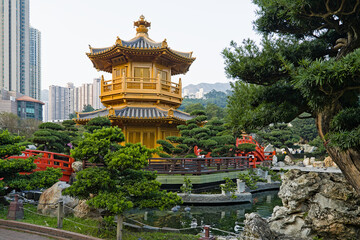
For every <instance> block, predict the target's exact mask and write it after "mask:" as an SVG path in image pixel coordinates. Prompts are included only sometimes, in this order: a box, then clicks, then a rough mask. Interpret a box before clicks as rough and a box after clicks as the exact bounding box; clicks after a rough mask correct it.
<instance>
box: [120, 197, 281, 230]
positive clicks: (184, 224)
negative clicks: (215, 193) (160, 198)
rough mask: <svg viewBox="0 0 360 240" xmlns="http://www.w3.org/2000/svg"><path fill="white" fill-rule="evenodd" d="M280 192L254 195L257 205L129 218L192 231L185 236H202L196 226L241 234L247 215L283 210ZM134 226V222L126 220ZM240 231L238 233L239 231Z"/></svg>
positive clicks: (193, 208)
mask: <svg viewBox="0 0 360 240" xmlns="http://www.w3.org/2000/svg"><path fill="white" fill-rule="evenodd" d="M277 193H278V191H266V192H261V193H255V194H253V202H252V203H248V204H238V205H227V206H189V207H190V208H191V210H190V211H189V212H187V211H185V208H186V207H188V206H186V205H183V206H181V208H180V209H179V211H177V212H172V211H159V210H150V211H147V210H136V211H132V212H130V213H129V214H128V216H127V217H128V218H131V219H134V220H136V221H139V222H142V223H144V224H147V225H150V226H154V227H170V228H176V229H182V228H190V227H194V228H193V229H189V230H186V231H182V232H183V233H193V234H196V233H199V232H200V231H201V229H200V228H195V227H196V226H202V225H210V226H211V227H214V228H218V229H221V230H225V231H229V232H234V233H238V232H240V231H241V230H242V227H243V225H244V220H245V213H251V212H256V213H258V214H259V215H260V216H262V217H264V218H268V217H270V216H271V214H272V211H273V208H274V207H275V206H281V205H282V204H281V199H280V198H279V197H278V195H277ZM126 221H127V222H129V223H131V220H128V219H127V220H126ZM235 230H236V231H235Z"/></svg>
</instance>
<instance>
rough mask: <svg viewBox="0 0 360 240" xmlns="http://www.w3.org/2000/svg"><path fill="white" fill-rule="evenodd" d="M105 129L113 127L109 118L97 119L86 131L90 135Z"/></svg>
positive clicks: (88, 125) (87, 125) (93, 120)
mask: <svg viewBox="0 0 360 240" xmlns="http://www.w3.org/2000/svg"><path fill="white" fill-rule="evenodd" d="M103 127H111V122H110V120H109V119H108V118H107V117H95V118H93V119H91V120H90V121H89V122H88V123H87V124H86V125H85V129H86V130H87V131H88V132H90V133H92V132H94V131H95V130H97V129H102V128H103Z"/></svg>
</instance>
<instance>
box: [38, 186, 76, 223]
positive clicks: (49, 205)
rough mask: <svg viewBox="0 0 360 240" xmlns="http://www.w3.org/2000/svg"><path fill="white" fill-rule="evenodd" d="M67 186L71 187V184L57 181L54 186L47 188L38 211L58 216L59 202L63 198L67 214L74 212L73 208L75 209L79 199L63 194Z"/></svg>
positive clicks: (40, 200)
mask: <svg viewBox="0 0 360 240" xmlns="http://www.w3.org/2000/svg"><path fill="white" fill-rule="evenodd" d="M67 187H70V185H69V184H67V183H65V182H57V183H55V184H54V185H53V186H52V187H50V188H48V189H46V190H45V191H44V192H43V193H42V194H41V196H40V199H39V205H38V209H37V210H38V212H40V213H42V214H45V215H50V216H53V217H55V216H57V208H58V204H57V203H58V202H59V200H62V201H63V203H64V213H65V215H67V214H70V213H72V212H73V211H72V210H71V209H73V208H74V207H75V206H76V205H77V204H78V202H79V201H78V200H77V199H74V198H72V197H69V196H63V195H62V193H61V192H62V190H63V189H65V188H67Z"/></svg>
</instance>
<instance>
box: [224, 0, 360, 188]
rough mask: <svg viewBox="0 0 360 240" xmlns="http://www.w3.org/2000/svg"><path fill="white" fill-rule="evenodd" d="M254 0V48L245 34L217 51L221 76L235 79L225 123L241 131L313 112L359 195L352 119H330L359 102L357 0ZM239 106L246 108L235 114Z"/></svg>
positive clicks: (359, 10) (349, 114) (358, 143)
mask: <svg viewBox="0 0 360 240" xmlns="http://www.w3.org/2000/svg"><path fill="white" fill-rule="evenodd" d="M253 2H254V3H255V4H256V5H258V9H259V10H258V11H257V15H258V18H257V20H256V21H255V23H254V24H255V28H256V30H257V31H258V32H259V33H262V34H263V39H262V42H261V47H259V46H257V45H256V44H255V43H254V42H253V41H251V40H245V41H244V42H243V44H242V45H238V44H236V43H234V42H232V43H231V45H230V47H229V48H226V49H225V50H224V51H223V56H224V58H225V64H226V68H225V69H226V72H227V74H228V76H229V77H232V78H235V79H237V80H238V83H236V84H235V85H234V95H233V97H230V98H231V99H229V103H234V102H238V104H237V105H235V106H234V107H233V106H231V105H229V115H230V118H231V123H232V124H234V125H235V126H234V128H235V129H244V130H248V129H256V128H261V127H266V126H268V125H269V124H270V123H278V122H285V123H287V122H290V121H292V120H293V119H295V118H296V117H298V116H300V115H301V114H306V115H308V116H312V117H314V118H315V119H316V125H317V129H318V130H319V135H320V137H321V139H322V141H323V142H324V143H325V145H326V148H327V151H328V152H329V154H330V155H331V157H332V158H333V159H334V161H335V162H336V163H337V165H338V166H339V167H340V169H342V171H343V173H344V175H345V176H346V178H347V179H348V180H349V181H350V183H351V184H352V186H353V187H354V188H355V189H356V190H357V192H359V193H360V178H359V177H358V176H359V175H360V168H359V167H358V166H360V164H359V162H358V161H359V159H360V152H359V149H360V147H359V146H360V141H359V140H358V139H359V123H358V122H356V121H355V122H354V124H352V125H351V127H347V126H345V125H342V123H341V122H339V121H337V119H338V118H339V117H340V116H341V115H342V116H343V117H345V116H346V115H347V117H345V118H347V119H348V120H349V119H352V116H353V115H352V113H354V112H357V111H358V109H359V108H360V105H359V90H360V81H359V79H360V78H359V73H360V50H359V49H358V48H359V46H360V38H359V36H360V35H359V34H360V24H359V14H360V4H359V1H357V0H339V1H329V0H320V1H319V0H297V1H285V0H267V1H263V0H254V1H253ZM244 89H245V90H244ZM246 89H250V91H252V93H253V97H251V96H250V97H248V96H249V95H248V94H246ZM241 92H245V95H241V94H240V93H241ZM239 104H243V105H244V109H241V106H240V105H239ZM238 111H239V112H240V113H244V112H246V113H247V114H246V115H244V114H239V115H241V116H240V119H235V118H236V115H237V114H238V113H239V112H238ZM345 118H344V119H345ZM352 121H353V120H352ZM350 168H351V170H350ZM355 172H356V173H355Z"/></svg>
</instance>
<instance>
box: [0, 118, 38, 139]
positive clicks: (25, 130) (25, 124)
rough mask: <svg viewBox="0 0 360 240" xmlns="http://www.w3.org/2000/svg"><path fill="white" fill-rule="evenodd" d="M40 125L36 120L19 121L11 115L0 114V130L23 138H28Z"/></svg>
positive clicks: (19, 119)
mask: <svg viewBox="0 0 360 240" xmlns="http://www.w3.org/2000/svg"><path fill="white" fill-rule="evenodd" d="M40 124H41V121H39V120H36V119H31V118H27V119H21V118H20V117H19V116H17V115H16V114H13V113H9V112H2V113H0V128H1V129H3V130H8V131H9V132H10V133H12V134H16V135H19V136H24V137H25V138H30V137H31V136H32V135H33V134H34V132H35V131H36V130H38V128H39V125H40Z"/></svg>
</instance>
